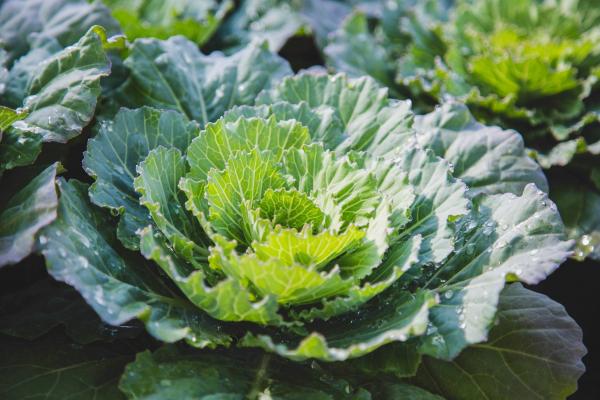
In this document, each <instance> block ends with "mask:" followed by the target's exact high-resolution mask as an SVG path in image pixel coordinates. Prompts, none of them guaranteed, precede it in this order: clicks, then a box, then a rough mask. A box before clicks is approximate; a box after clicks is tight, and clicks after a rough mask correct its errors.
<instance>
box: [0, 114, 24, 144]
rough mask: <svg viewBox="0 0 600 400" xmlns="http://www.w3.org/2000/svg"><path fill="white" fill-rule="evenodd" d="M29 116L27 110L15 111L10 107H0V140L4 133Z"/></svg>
mask: <svg viewBox="0 0 600 400" xmlns="http://www.w3.org/2000/svg"><path fill="white" fill-rule="evenodd" d="M26 116H27V111H26V110H22V109H21V110H13V109H11V108H8V107H4V106H0V140H2V133H3V132H4V131H5V130H6V129H7V128H8V127H9V126H11V125H12V124H13V122H15V121H19V120H21V119H23V118H25V117H26Z"/></svg>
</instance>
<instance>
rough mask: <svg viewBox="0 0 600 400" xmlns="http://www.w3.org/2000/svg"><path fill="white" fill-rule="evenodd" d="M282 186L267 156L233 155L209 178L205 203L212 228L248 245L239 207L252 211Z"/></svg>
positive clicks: (255, 153) (254, 153) (283, 185)
mask: <svg viewBox="0 0 600 400" xmlns="http://www.w3.org/2000/svg"><path fill="white" fill-rule="evenodd" d="M285 185H286V179H285V178H284V176H283V175H282V174H281V172H280V171H279V170H278V169H277V167H276V165H275V162H274V160H273V159H272V157H271V156H270V155H269V154H267V153H263V154H261V153H260V152H259V151H258V149H255V150H252V151H251V152H250V153H241V152H240V153H236V154H235V155H233V156H232V157H231V158H230V159H229V162H228V163H227V167H226V168H225V169H224V170H222V171H219V170H216V169H212V170H211V171H210V172H209V174H208V184H207V185H206V200H207V203H208V219H209V221H210V224H211V227H212V228H213V229H214V230H215V231H216V232H218V233H220V234H222V235H224V236H226V237H227V238H229V239H235V240H237V241H238V243H245V244H250V238H247V237H245V236H244V220H243V218H244V215H243V214H242V204H243V203H244V202H247V203H248V204H249V206H248V207H249V208H254V207H255V205H256V204H258V202H260V200H261V199H262V197H263V196H264V193H265V192H266V190H267V189H269V188H271V189H279V188H283V187H285Z"/></svg>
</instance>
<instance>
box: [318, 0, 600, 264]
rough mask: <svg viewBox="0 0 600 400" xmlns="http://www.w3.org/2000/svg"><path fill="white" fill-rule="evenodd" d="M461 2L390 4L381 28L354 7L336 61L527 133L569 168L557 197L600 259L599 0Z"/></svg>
mask: <svg viewBox="0 0 600 400" xmlns="http://www.w3.org/2000/svg"><path fill="white" fill-rule="evenodd" d="M452 3H453V2H419V3H417V2H404V1H392V2H388V3H387V4H386V7H387V11H386V12H384V13H382V14H381V17H380V18H376V21H377V23H376V24H374V25H373V24H371V25H369V23H368V18H367V16H365V15H363V14H361V13H355V14H354V15H353V16H351V17H350V18H348V19H347V20H346V22H345V24H344V25H343V26H342V27H341V28H340V29H339V30H338V31H337V32H336V33H334V34H333V35H332V36H331V38H330V41H329V43H328V45H327V46H326V47H325V50H324V51H325V53H326V54H327V56H328V61H329V63H330V65H331V66H333V67H334V68H336V69H338V70H340V71H346V72H348V73H351V74H355V75H362V74H369V75H371V76H373V77H374V78H376V79H377V80H378V81H380V82H382V83H383V84H385V85H387V86H389V87H391V88H392V90H393V92H394V94H396V95H397V96H400V97H408V98H411V99H414V101H415V103H416V104H417V106H418V107H420V108H421V109H422V110H427V109H428V108H429V107H431V106H432V105H435V104H438V103H441V102H443V101H444V100H445V99H447V98H455V99H458V100H459V101H461V102H464V103H465V104H467V105H468V106H469V108H470V110H471V111H472V112H473V113H474V115H475V116H476V117H477V119H478V120H480V121H483V122H485V123H491V124H498V125H501V126H503V127H505V128H512V129H516V130H518V131H519V132H520V133H522V134H523V136H524V138H525V142H526V145H527V146H528V147H529V148H530V149H531V150H530V152H531V155H532V156H533V157H534V158H536V159H537V161H538V162H539V163H540V165H542V167H544V168H547V169H549V168H551V167H565V166H567V168H564V169H563V168H553V169H552V170H550V171H549V177H550V180H551V187H552V188H553V190H552V198H553V199H555V200H556V201H557V202H558V205H559V208H560V209H561V212H562V214H563V217H564V218H565V222H566V224H567V226H568V228H569V235H570V236H571V237H573V238H575V239H577V240H578V246H577V251H576V255H577V257H578V258H580V259H581V258H585V257H586V256H587V255H590V256H591V257H598V249H600V246H598V244H600V231H599V229H600V221H598V218H597V217H596V215H597V211H598V209H599V207H600V185H598V167H597V166H596V164H597V162H598V158H597V156H598V154H600V137H599V136H598V133H597V132H598V127H599V126H600V118H599V116H600V114H599V112H598V110H599V103H598V99H597V98H598V93H599V90H598V89H599V87H600V86H599V85H598V78H600V69H599V68H598V63H599V61H600V58H599V57H600V47H599V45H598V43H599V42H598V39H597V38H598V34H599V32H600V31H599V28H598V23H599V22H600V12H599V11H598V9H597V7H596V5H595V3H594V2H593V1H588V0H579V1H535V0H527V1H519V2H514V1H509V0H485V1H478V2H474V1H469V0H462V1H457V2H456V3H457V4H456V5H455V6H453V5H452ZM373 27H374V28H373ZM358 49H360V50H358ZM576 192H580V193H581V195H575V197H576V198H572V197H573V195H574V193H576Z"/></svg>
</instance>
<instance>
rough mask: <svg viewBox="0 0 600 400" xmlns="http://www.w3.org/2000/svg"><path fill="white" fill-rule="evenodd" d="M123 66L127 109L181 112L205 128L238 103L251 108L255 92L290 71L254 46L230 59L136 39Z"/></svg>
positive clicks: (179, 42)
mask: <svg viewBox="0 0 600 400" xmlns="http://www.w3.org/2000/svg"><path fill="white" fill-rule="evenodd" d="M125 65H126V66H127V68H128V69H129V71H130V76H129V79H128V81H127V83H126V84H125V86H124V87H123V88H122V89H121V95H120V100H121V101H122V102H123V104H124V105H126V106H130V107H140V106H143V105H147V106H152V107H156V108H162V109H172V110H176V111H179V112H181V113H182V114H184V115H186V116H187V117H188V118H190V119H193V120H196V121H198V122H200V124H201V126H205V125H206V124H207V123H209V122H213V121H216V120H217V119H218V118H219V117H221V116H222V115H223V113H224V112H225V111H227V110H228V109H229V108H231V107H233V106H234V105H243V104H253V103H254V101H255V98H256V96H257V94H258V93H259V92H260V91H261V90H263V89H265V88H269V87H271V85H272V84H273V82H276V81H277V80H278V79H280V78H281V77H283V76H285V75H288V74H290V73H291V71H290V68H289V66H288V65H287V63H286V62H285V61H284V60H283V59H281V58H279V57H277V56H276V55H275V54H273V53H270V52H269V51H268V50H267V48H266V46H264V45H256V44H252V45H249V46H248V47H246V48H244V49H243V50H241V51H239V52H237V53H234V54H233V55H231V56H224V55H222V54H219V53H213V54H211V55H204V54H202V53H201V52H200V51H199V50H198V48H197V46H196V45H195V44H194V43H192V42H190V41H188V40H186V39H184V38H182V37H172V38H170V39H168V40H165V41H161V40H155V39H138V40H136V41H135V42H134V43H133V44H132V46H131V49H130V53H129V56H128V57H127V59H126V60H125Z"/></svg>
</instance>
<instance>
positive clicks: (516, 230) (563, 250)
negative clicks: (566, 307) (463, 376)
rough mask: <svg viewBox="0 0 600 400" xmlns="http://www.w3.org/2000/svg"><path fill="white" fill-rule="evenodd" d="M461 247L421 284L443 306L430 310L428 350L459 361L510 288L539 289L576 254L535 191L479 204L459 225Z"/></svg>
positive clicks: (485, 199) (544, 200) (478, 201)
mask: <svg viewBox="0 0 600 400" xmlns="http://www.w3.org/2000/svg"><path fill="white" fill-rule="evenodd" d="M458 235H459V237H461V238H462V239H461V240H460V246H458V247H457V248H456V251H455V252H454V253H453V254H452V255H451V256H450V257H449V258H448V260H447V261H446V262H445V263H443V264H442V265H441V266H439V267H438V268H437V270H436V269H433V270H432V271H431V272H428V271H423V272H424V273H423V276H421V277H418V278H417V279H419V280H421V279H423V278H425V279H426V280H425V281H423V283H422V284H423V285H424V286H425V287H429V288H431V289H432V290H436V291H437V292H438V294H439V297H440V301H441V304H440V306H438V307H434V308H432V309H431V310H430V324H431V325H430V328H429V330H428V335H427V336H426V337H425V338H424V340H423V343H422V345H421V351H422V352H423V353H424V354H429V355H431V356H434V357H437V358H444V359H452V358H454V357H455V356H456V355H457V354H458V353H459V352H460V351H461V350H462V349H463V348H464V347H466V346H467V345H469V344H473V343H480V342H483V341H485V340H486V339H487V332H488V329H489V326H490V324H491V323H492V322H493V321H494V315H495V313H496V308H497V303H498V296H499V294H500V291H501V290H502V288H503V287H504V284H505V282H506V281H509V282H510V281H515V280H520V281H522V282H525V283H527V284H531V285H533V284H536V283H538V282H540V281H541V280H543V279H544V278H546V276H548V275H549V274H550V273H552V272H553V271H554V270H555V269H556V268H558V266H559V265H560V264H561V263H562V262H563V261H564V260H565V259H566V258H567V257H568V256H569V255H570V254H571V249H572V247H573V246H572V245H573V243H572V242H569V241H565V232H564V226H563V224H562V221H561V218H560V215H559V214H558V211H557V209H556V206H555V205H554V204H553V203H552V202H551V201H550V200H549V199H548V196H547V195H546V194H545V193H543V192H541V191H539V190H538V189H536V188H535V187H534V186H533V185H532V184H530V185H528V186H526V187H525V190H524V191H523V195H522V196H520V197H516V196H514V195H513V194H503V195H490V196H480V197H477V198H476V199H475V201H474V204H473V212H472V214H471V215H469V216H468V217H466V218H464V219H463V220H462V221H461V222H460V227H459V229H458Z"/></svg>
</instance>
